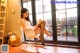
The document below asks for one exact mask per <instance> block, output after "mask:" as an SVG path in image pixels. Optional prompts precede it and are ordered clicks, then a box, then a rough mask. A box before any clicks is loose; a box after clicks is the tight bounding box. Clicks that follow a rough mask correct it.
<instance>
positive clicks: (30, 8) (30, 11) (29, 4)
mask: <svg viewBox="0 0 80 53" xmlns="http://www.w3.org/2000/svg"><path fill="white" fill-rule="evenodd" d="M28 10H29V14H32V5H31V1H29V2H28Z"/></svg>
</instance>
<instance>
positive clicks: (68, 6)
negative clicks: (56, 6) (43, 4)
mask: <svg viewBox="0 0 80 53" xmlns="http://www.w3.org/2000/svg"><path fill="white" fill-rule="evenodd" d="M68 1H70V2H72V1H74V2H77V0H66V2H68ZM72 7H77V3H71V4H70V3H67V4H66V8H72Z"/></svg>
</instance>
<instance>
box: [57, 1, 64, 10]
mask: <svg viewBox="0 0 80 53" xmlns="http://www.w3.org/2000/svg"><path fill="white" fill-rule="evenodd" d="M56 1H57V2H61V1H65V0H56ZM60 9H65V3H56V10H60Z"/></svg>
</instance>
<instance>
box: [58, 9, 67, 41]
mask: <svg viewBox="0 0 80 53" xmlns="http://www.w3.org/2000/svg"><path fill="white" fill-rule="evenodd" d="M56 20H57V37H58V41H66V17H65V10H60V11H56Z"/></svg>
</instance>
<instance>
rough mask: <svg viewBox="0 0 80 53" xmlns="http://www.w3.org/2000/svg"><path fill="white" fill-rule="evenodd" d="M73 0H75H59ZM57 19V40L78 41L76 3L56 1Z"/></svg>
mask: <svg viewBox="0 0 80 53" xmlns="http://www.w3.org/2000/svg"><path fill="white" fill-rule="evenodd" d="M56 1H58V0H56ZM59 1H71V2H72V1H74V2H77V0H59ZM56 20H57V23H56V24H57V40H58V41H71V42H72V41H76V42H77V41H78V35H77V4H76V3H71V4H69V3H64V4H62V3H56Z"/></svg>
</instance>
